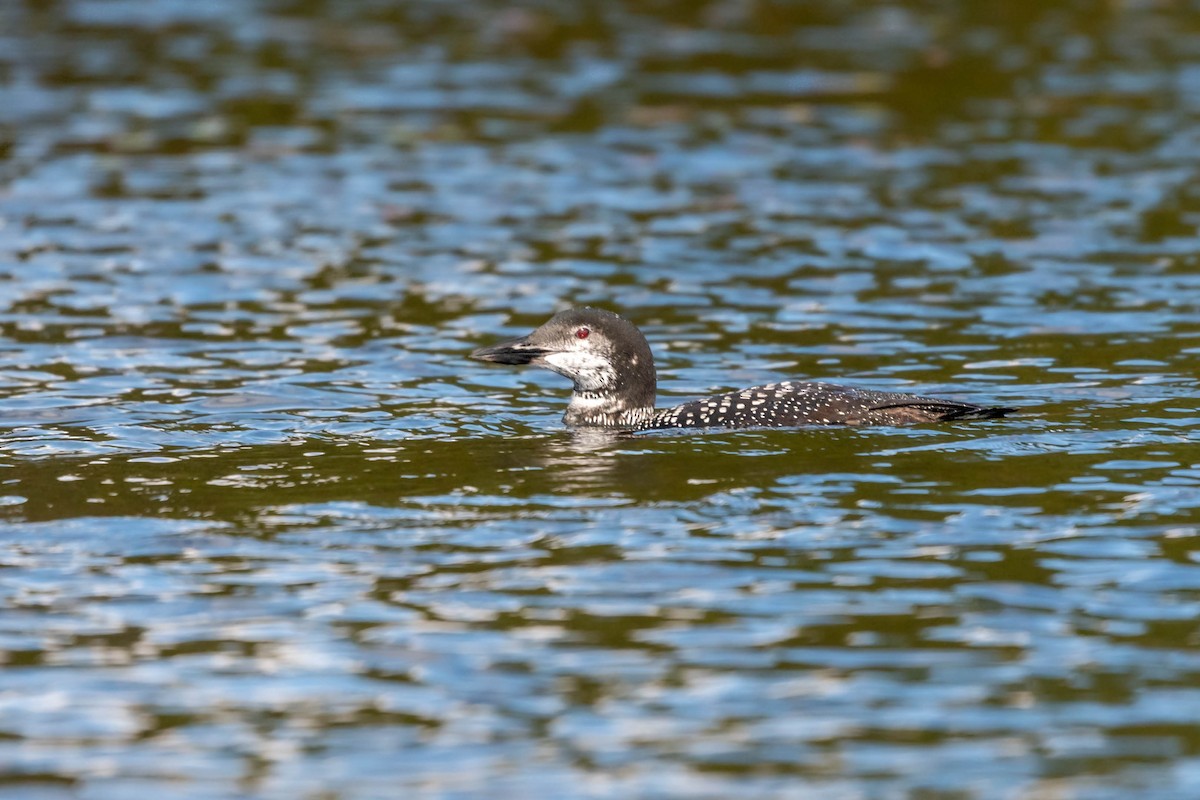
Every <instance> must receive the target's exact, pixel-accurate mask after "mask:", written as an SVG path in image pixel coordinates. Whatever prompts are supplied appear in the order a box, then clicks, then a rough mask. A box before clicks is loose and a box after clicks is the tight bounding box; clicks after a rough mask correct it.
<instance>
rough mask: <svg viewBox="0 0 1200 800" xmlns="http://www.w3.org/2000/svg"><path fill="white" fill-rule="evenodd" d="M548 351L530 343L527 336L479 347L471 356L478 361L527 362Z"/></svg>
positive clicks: (498, 362) (500, 362) (499, 362)
mask: <svg viewBox="0 0 1200 800" xmlns="http://www.w3.org/2000/svg"><path fill="white" fill-rule="evenodd" d="M549 352H550V351H549V350H547V349H545V348H544V347H538V346H537V345H535V344H530V343H529V339H528V338H527V337H521V338H520V339H513V340H512V341H511V342H500V344H494V345H492V346H491V347H481V348H479V349H478V350H476V351H475V352H474V353H471V358H474V359H478V360H479V361H495V362H496V363H497V364H528V363H529V362H531V361H533V360H534V359H535V358H537V357H538V356H544V355H546V354H547V353H549Z"/></svg>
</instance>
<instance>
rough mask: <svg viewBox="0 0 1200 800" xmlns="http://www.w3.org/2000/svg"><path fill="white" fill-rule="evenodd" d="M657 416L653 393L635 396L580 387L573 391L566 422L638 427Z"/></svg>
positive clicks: (610, 426)
mask: <svg viewBox="0 0 1200 800" xmlns="http://www.w3.org/2000/svg"><path fill="white" fill-rule="evenodd" d="M653 417H654V395H653V394H651V395H650V396H649V398H640V399H639V398H635V397H632V396H629V395H621V394H617V393H605V392H595V391H590V392H589V391H581V390H579V389H576V390H575V391H574V392H572V393H571V403H570V404H569V405H568V406H567V413H565V414H563V422H565V423H566V424H567V425H571V426H573V427H589V428H593V427H599V428H638V427H641V426H642V425H644V424H646V423H648V422H649V421H650V420H651V419H652V418H653Z"/></svg>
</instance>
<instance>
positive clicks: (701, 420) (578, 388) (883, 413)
mask: <svg viewBox="0 0 1200 800" xmlns="http://www.w3.org/2000/svg"><path fill="white" fill-rule="evenodd" d="M471 358H477V359H480V360H481V361H495V362H497V363H500V364H533V365H534V366H538V367H543V368H545V369H549V370H553V371H554V372H557V373H559V374H560V375H564V376H566V377H567V378H570V379H571V381H572V382H573V384H574V389H575V390H574V392H573V393H572V394H571V402H570V405H568V406H567V413H566V414H564V415H563V422H565V423H567V424H568V425H572V426H578V427H603V428H621V429H626V430H639V431H641V430H655V429H660V428H712V427H715V428H790V427H798V426H801V425H903V424H908V423H914V422H945V421H949V420H958V419H991V418H993V417H1002V416H1004V415H1005V414H1008V413H1011V412H1012V411H1014V410H1015V409H1011V408H1001V407H996V406H993V407H984V406H976V405H971V404H969V403H956V402H954V401H951V400H938V399H935V398H932V397H919V396H917V395H912V394H899V393H896V392H875V391H870V390H868V389H854V388H851V387H847V386H835V385H833V384H828V383H812V382H809V381H784V382H782V383H772V384H768V385H766V386H754V387H751V388H749V389H742V390H741V391H738V392H730V393H728V394H719V395H713V396H712V397H705V398H702V399H700V400H692V401H690V402H687V403H683V404H681V405H678V406H674V407H672V408H666V409H661V410H656V409H655V408H654V400H655V393H656V377H655V372H654V356H653V355H652V354H651V353H650V345H649V344H648V343H647V342H646V337H645V336H643V335H642V332H641V331H639V330H638V329H637V327H636V326H634V325H633V323H631V322H629V321H628V320H625V319H622V318H621V317H618V316H617V315H616V314H613V313H612V312H611V311H603V310H601V309H598V308H573V309H571V310H569V311H563V312H561V313H558V314H555V315H554V316H553V317H552V318H551V319H550V320H549V321H548V322H546V323H545V324H544V325H542V326H541V327H540V328H538V329H537V330H535V331H534V332H533V333H531V334H529V335H528V336H524V337H522V338H520V339H514V340H512V341H509V342H502V343H500V344H496V345H492V346H491V347H483V348H480V349H479V350H476V351H475V352H474V353H472V354H471Z"/></svg>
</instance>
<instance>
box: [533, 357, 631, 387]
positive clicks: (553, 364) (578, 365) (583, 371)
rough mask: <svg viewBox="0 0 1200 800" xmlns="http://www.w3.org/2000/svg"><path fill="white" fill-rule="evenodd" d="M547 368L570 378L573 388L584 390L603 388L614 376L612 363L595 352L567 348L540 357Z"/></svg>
mask: <svg viewBox="0 0 1200 800" xmlns="http://www.w3.org/2000/svg"><path fill="white" fill-rule="evenodd" d="M538 360H539V361H541V362H542V363H543V364H544V365H545V366H546V368H547V369H550V370H553V371H554V372H557V373H558V374H559V375H563V376H565V377H567V378H570V379H571V380H572V381H574V382H575V388H577V389H581V390H583V391H585V392H594V391H597V390H599V389H603V388H604V387H605V386H608V385H609V384H611V383H612V381H613V379H614V378H616V377H617V376H616V372H614V370H613V366H612V363H611V362H609V360H608V359H606V358H604V357H603V356H600V355H598V354H596V353H589V352H587V351H583V350H569V351H567V352H565V353H550V354H549V355H545V356H542V357H541V358H540V359H538Z"/></svg>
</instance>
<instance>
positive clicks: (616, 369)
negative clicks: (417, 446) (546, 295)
mask: <svg viewBox="0 0 1200 800" xmlns="http://www.w3.org/2000/svg"><path fill="white" fill-rule="evenodd" d="M471 358H477V359H479V360H481V361H495V362H496V363H498V364H533V365H534V366H535V367H542V368H544V369H548V370H551V371H553V372H557V373H558V374H559V375H563V376H565V377H567V378H570V379H571V382H572V383H573V384H574V387H575V392H574V394H572V395H571V404H570V406H568V407H567V413H566V415H565V416H564V417H563V419H564V421H566V423H567V424H569V425H601V426H607V427H626V426H634V425H636V424H638V423H639V422H640V421H642V420H643V419H648V418H649V417H650V416H651V415H652V414H653V411H654V395H655V390H656V382H655V374H654V357H653V356H652V355H651V354H650V345H648V344H647V343H646V337H645V336H643V335H642V332H641V331H639V330H638V329H637V327H636V326H634V324H633V323H631V322H629V321H628V320H624V319H621V318H620V317H618V316H617V315H616V314H614V313H612V312H611V311H604V310H602V309H599V308H572V309H570V310H569V311H562V312H559V313H558V314H555V315H554V316H553V317H551V318H550V319H549V320H548V321H547V322H546V323H545V324H544V325H542V326H541V327H540V328H538V329H537V330H535V331H534V332H533V333H531V334H529V335H528V336H523V337H521V338H520V339H513V340H512V341H510V342H501V343H500V344H496V345H492V346H491V347H483V348H480V349H479V350H476V351H475V352H474V353H472V354H471Z"/></svg>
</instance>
